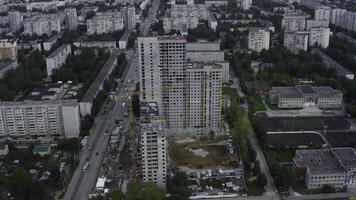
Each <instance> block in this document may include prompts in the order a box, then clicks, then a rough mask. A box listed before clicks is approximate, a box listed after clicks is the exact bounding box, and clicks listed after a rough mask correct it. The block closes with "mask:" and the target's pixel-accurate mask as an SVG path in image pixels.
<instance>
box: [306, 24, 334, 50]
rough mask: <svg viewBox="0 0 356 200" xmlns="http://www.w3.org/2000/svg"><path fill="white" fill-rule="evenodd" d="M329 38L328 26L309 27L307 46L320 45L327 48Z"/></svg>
mask: <svg viewBox="0 0 356 200" xmlns="http://www.w3.org/2000/svg"><path fill="white" fill-rule="evenodd" d="M329 40H330V28H325V27H317V28H311V29H310V33H309V46H315V45H317V46H320V47H321V48H328V47H329Z"/></svg>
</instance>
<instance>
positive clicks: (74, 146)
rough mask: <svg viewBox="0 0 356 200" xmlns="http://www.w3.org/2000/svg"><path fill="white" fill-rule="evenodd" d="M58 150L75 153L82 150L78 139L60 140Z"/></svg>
mask: <svg viewBox="0 0 356 200" xmlns="http://www.w3.org/2000/svg"><path fill="white" fill-rule="evenodd" d="M58 149H59V150H62V151H66V152H71V153H75V152H78V151H79V150H80V143H79V139H78V138H68V139H67V138H66V139H60V140H58Z"/></svg>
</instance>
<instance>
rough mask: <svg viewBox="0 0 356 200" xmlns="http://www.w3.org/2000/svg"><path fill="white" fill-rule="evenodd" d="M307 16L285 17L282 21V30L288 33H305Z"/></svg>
mask: <svg viewBox="0 0 356 200" xmlns="http://www.w3.org/2000/svg"><path fill="white" fill-rule="evenodd" d="M305 19H306V16H299V15H297V16H295V15H291V16H289V15H285V16H283V19H282V29H283V30H284V31H286V32H294V31H304V29H305Z"/></svg>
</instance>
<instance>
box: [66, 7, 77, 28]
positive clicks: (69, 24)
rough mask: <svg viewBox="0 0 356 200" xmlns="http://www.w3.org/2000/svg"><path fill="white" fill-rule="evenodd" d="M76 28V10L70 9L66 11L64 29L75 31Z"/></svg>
mask: <svg viewBox="0 0 356 200" xmlns="http://www.w3.org/2000/svg"><path fill="white" fill-rule="evenodd" d="M77 27H78V15H77V9H75V8H70V9H68V10H67V11H66V28H67V29H68V30H76V29H77Z"/></svg>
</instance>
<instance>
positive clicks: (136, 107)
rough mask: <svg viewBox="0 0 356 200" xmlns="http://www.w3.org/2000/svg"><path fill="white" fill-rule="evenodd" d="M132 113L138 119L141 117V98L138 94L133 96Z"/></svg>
mask: <svg viewBox="0 0 356 200" xmlns="http://www.w3.org/2000/svg"><path fill="white" fill-rule="evenodd" d="M132 111H133V113H134V115H135V116H136V117H140V98H139V96H138V95H137V94H135V95H133V96H132Z"/></svg>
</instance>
